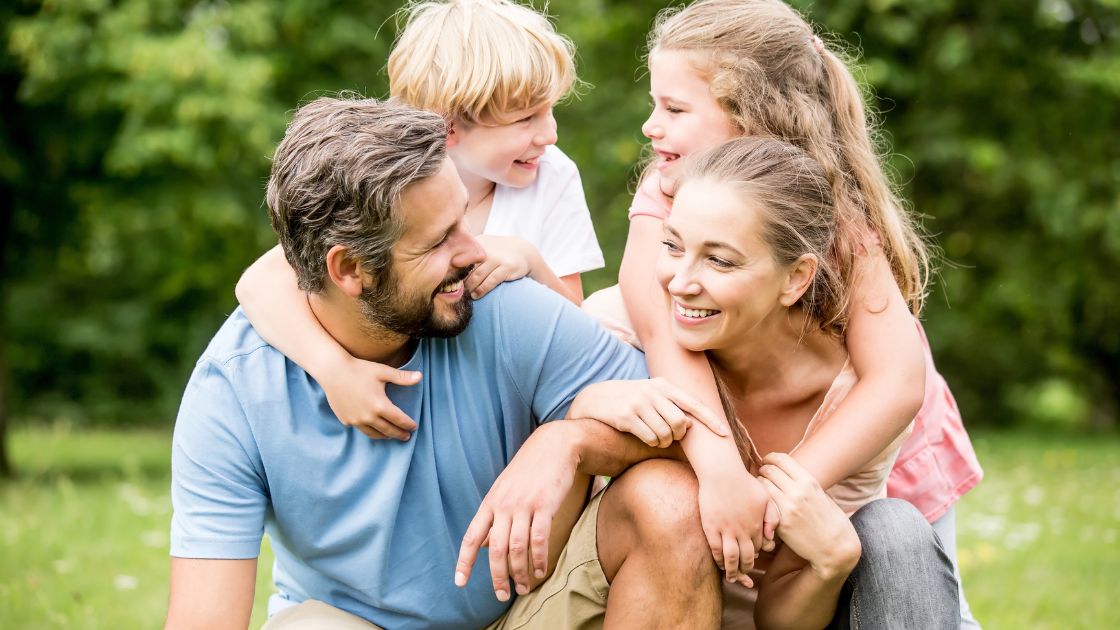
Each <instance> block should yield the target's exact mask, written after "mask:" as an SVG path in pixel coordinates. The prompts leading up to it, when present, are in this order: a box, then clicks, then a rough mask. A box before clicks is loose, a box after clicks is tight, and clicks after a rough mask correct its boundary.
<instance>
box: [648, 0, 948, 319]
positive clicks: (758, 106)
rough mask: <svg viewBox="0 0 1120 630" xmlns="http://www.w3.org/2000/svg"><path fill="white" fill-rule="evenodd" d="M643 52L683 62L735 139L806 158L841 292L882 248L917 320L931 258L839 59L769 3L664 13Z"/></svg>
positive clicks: (712, 1)
mask: <svg viewBox="0 0 1120 630" xmlns="http://www.w3.org/2000/svg"><path fill="white" fill-rule="evenodd" d="M647 47H648V50H649V54H650V55H655V54H657V53H658V52H659V51H680V52H685V53H689V54H690V56H691V57H692V60H693V63H694V64H695V66H696V69H697V71H698V72H699V73H700V74H701V76H703V77H704V78H705V79H707V80H708V82H709V83H710V86H711V90H712V93H713V95H714V96H715V97H716V98H717V99H718V101H719V103H720V104H721V105H722V106H723V108H724V110H725V111H726V112H727V113H728V114H729V115H730V116H731V119H732V120H733V121H734V122H735V124H736V125H737V126H738V127H739V129H741V130H742V132H743V133H744V134H747V135H760V136H771V137H775V138H780V139H782V140H785V141H786V142H789V143H791V144H794V145H796V146H797V147H799V148H801V149H803V150H804V151H805V152H806V153H808V154H809V155H810V156H812V158H813V159H814V160H815V161H816V162H817V163H819V164H820V166H821V167H822V168H823V169H824V173H825V175H826V177H827V179H828V182H829V183H830V185H831V188H832V195H833V199H834V203H835V206H836V211H837V217H838V225H839V227H840V229H839V231H838V233H837V238H836V239H835V244H834V247H833V253H832V256H833V259H834V262H835V265H836V268H837V270H838V272H839V274H840V277H841V279H842V280H843V283H844V285H845V286H851V285H852V281H853V280H854V278H853V276H854V273H855V271H854V269H855V262H856V256H857V255H858V254H860V253H862V252H866V251H868V250H872V249H874V247H875V246H877V245H880V244H881V246H882V249H883V253H884V254H885V255H886V257H887V260H888V261H889V262H890V267H891V272H892V274H893V275H894V279H895V281H896V282H897V283H898V286H899V289H900V290H901V291H902V295H903V297H904V298H905V299H906V301H907V302H908V303H909V305H910V308H911V310H912V311H913V312H914V313H915V314H917V313H919V312H920V311H921V308H922V305H923V303H924V301H925V297H926V293H927V291H928V284H929V275H930V270H931V254H930V250H929V248H928V247H927V244H926V239H925V238H924V236H923V234H922V232H921V230H920V227H919V225H918V224H917V222H916V221H915V219H914V218H913V217H912V216H911V214H910V213H909V212H908V211H907V209H906V207H905V206H904V204H903V202H902V200H901V198H900V197H899V196H898V194H897V193H896V192H895V190H894V189H893V187H892V185H891V183H890V182H889V180H888V178H887V176H886V174H885V173H884V166H883V163H882V160H881V157H880V153H879V152H878V150H877V143H878V140H879V134H878V133H877V124H876V120H875V117H874V116H873V114H872V113H871V112H870V111H868V109H867V108H866V107H865V105H864V94H863V93H862V91H861V88H860V85H859V84H858V83H857V82H856V80H855V79H854V78H853V76H852V73H851V71H850V70H849V66H848V63H849V58H848V56H847V55H845V54H844V53H843V52H841V51H840V49H839V48H838V47H837V46H835V45H830V44H826V43H825V42H823V41H822V40H821V38H820V37H819V36H818V35H817V33H815V32H814V29H813V27H812V26H810V25H809V24H808V23H807V22H806V21H805V19H803V18H802V16H801V15H799V14H798V13H797V12H796V11H794V10H793V9H792V8H790V7H789V6H787V5H785V4H783V3H782V2H779V1H778V0H699V1H698V2H695V3H693V4H691V5H688V6H687V7H685V8H683V9H682V8H670V9H666V10H664V11H662V12H661V13H660V14H659V15H658V17H657V20H656V22H655V24H654V27H653V29H652V31H651V32H650V35H649V40H648V42H647ZM876 235H877V237H878V238H877V240H878V243H876ZM843 306H844V310H847V304H844V305H843Z"/></svg>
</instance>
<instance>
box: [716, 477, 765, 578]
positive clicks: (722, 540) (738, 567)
mask: <svg viewBox="0 0 1120 630" xmlns="http://www.w3.org/2000/svg"><path fill="white" fill-rule="evenodd" d="M698 480H699V483H700V494H699V500H700V524H701V525H702V526H703V528H704V535H705V536H706V537H707V539H708V546H709V547H710V548H711V551H712V557H713V558H715V561H716V564H717V565H719V568H720V569H722V570H723V572H724V577H725V578H726V579H727V581H728V582H738V583H740V584H742V585H744V586H748V587H750V586H753V585H754V582H753V580H751V578H750V577H749V576H748V575H747V573H748V572H749V571H750V570H751V569H752V568H754V560H755V557H756V556H757V555H758V553H757V552H758V550H760V549H762V544H763V536H762V533H763V532H762V530H763V516H764V513H765V511H766V507H767V503H768V501H769V498H770V497H769V496H768V494H767V492H766V490H765V489H764V488H763V487H762V486H761V485H760V484H759V482H758V480H756V479H755V478H754V477H752V476H751V475H750V473H748V472H747V471H746V469H745V468H738V467H731V466H728V469H726V470H725V471H724V472H721V473H720V474H718V475H707V476H705V477H698Z"/></svg>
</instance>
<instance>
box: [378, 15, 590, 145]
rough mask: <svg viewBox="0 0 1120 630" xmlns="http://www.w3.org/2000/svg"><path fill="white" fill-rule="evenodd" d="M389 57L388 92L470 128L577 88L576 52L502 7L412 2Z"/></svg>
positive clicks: (541, 25)
mask: <svg viewBox="0 0 1120 630" xmlns="http://www.w3.org/2000/svg"><path fill="white" fill-rule="evenodd" d="M401 15H403V16H404V17H405V19H406V22H405V26H404V29H403V31H401V34H400V37H399V38H398V39H397V43H396V45H395V46H394V47H393V52H392V53H391V54H390V55H389V91H390V93H391V94H392V95H393V96H396V97H400V98H401V99H403V100H404V101H405V102H406V103H408V104H410V105H412V106H414V107H421V108H423V109H427V110H431V111H434V112H438V113H440V114H442V115H444V116H447V117H453V118H459V119H461V120H463V121H464V122H467V123H469V124H477V123H483V124H497V123H506V122H512V121H509V120H505V116H506V115H507V114H509V113H511V112H517V111H522V110H526V109H532V108H536V107H539V106H541V105H544V104H546V103H554V102H556V101H558V100H560V99H561V98H563V97H564V96H566V95H567V94H568V92H569V91H570V90H571V88H572V86H573V84H574V83H575V82H576V72H575V61H574V55H575V46H574V45H573V44H572V42H571V40H569V39H568V38H567V37H564V36H563V35H561V34H559V33H557V32H556V30H555V29H554V28H553V26H552V24H551V23H550V22H549V20H548V18H547V17H545V16H544V15H542V14H541V13H538V12H536V11H535V10H533V9H532V8H531V7H529V6H524V5H520V4H516V3H513V2H509V1H507V0H451V1H449V2H432V1H428V2H413V3H411V4H409V5H408V6H406V7H404V8H403V9H402V10H401Z"/></svg>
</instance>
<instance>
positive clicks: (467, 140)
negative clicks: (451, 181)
mask: <svg viewBox="0 0 1120 630" xmlns="http://www.w3.org/2000/svg"><path fill="white" fill-rule="evenodd" d="M550 144H556V119H555V118H553V117H552V103H546V104H544V105H541V106H539V107H536V108H534V109H525V110H520V111H516V112H509V113H507V114H505V115H503V116H502V118H501V120H499V121H495V123H494V124H485V125H483V124H473V125H472V124H467V123H464V122H463V121H462V120H460V119H458V118H456V119H455V120H454V121H453V123H452V128H451V133H450V134H449V135H448V138H447V153H448V155H450V156H451V159H452V161H454V162H455V166H456V168H458V169H459V176H460V177H462V179H463V183H465V184H466V185H467V188H468V189H470V190H472V191H473V190H477V189H479V188H480V186H481V185H483V184H485V183H486V182H493V183H495V184H501V185H503V186H510V187H512V188H524V187H526V186H529V185H530V184H532V183H533V182H535V181H536V180H537V170H538V167H539V165H540V164H539V160H540V157H541V155H543V154H544V149H545V147H547V146H548V145H550Z"/></svg>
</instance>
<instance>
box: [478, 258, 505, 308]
mask: <svg viewBox="0 0 1120 630" xmlns="http://www.w3.org/2000/svg"><path fill="white" fill-rule="evenodd" d="M506 280H512V278H510V277H509V274H508V273H507V272H506V270H505V268H503V267H500V266H499V267H495V268H494V269H493V270H491V271H490V273H489V274H487V275H486V277H485V278H483V279H482V280H480V281H479V283H478V286H476V287H475V288H474V290H472V291H471V297H472V298H474V299H476V300H477V299H478V298H480V297H482V296H484V295H486V294H487V293H489V292H491V291H493V290H494V287H496V286H498V285H499V284H501V283H503V282H505V281H506Z"/></svg>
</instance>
